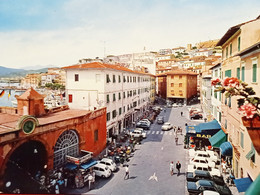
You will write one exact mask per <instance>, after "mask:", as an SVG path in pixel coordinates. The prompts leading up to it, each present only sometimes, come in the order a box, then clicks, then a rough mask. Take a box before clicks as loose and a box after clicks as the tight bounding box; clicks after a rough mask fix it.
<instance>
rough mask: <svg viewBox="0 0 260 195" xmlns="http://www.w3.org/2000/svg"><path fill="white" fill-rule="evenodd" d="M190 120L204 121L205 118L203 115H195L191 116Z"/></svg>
mask: <svg viewBox="0 0 260 195" xmlns="http://www.w3.org/2000/svg"><path fill="white" fill-rule="evenodd" d="M190 119H191V120H193V119H203V116H202V114H199V113H194V114H192V115H190Z"/></svg>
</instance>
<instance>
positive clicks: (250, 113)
mask: <svg viewBox="0 0 260 195" xmlns="http://www.w3.org/2000/svg"><path fill="white" fill-rule="evenodd" d="M239 111H241V112H242V114H243V115H245V116H246V118H253V117H254V114H255V113H256V107H255V106H254V105H253V104H250V103H249V104H245V105H242V106H240V108H239Z"/></svg>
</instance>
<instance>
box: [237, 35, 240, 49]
mask: <svg viewBox="0 0 260 195" xmlns="http://www.w3.org/2000/svg"><path fill="white" fill-rule="evenodd" d="M237 50H238V51H240V37H238V43H237Z"/></svg>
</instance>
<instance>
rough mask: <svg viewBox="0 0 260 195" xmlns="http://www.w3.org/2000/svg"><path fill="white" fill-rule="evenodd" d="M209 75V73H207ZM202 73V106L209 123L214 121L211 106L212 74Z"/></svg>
mask: <svg viewBox="0 0 260 195" xmlns="http://www.w3.org/2000/svg"><path fill="white" fill-rule="evenodd" d="M205 73H207V72H205ZM205 73H202V77H201V85H200V90H201V91H200V100H201V102H200V104H201V107H202V109H203V112H204V113H205V115H206V118H207V120H208V121H211V120H212V114H211V110H212V104H211V74H205Z"/></svg>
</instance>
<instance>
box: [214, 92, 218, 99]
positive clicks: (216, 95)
mask: <svg viewBox="0 0 260 195" xmlns="http://www.w3.org/2000/svg"><path fill="white" fill-rule="evenodd" d="M217 97H218V93H217V92H216V91H214V98H216V99H217Z"/></svg>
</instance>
